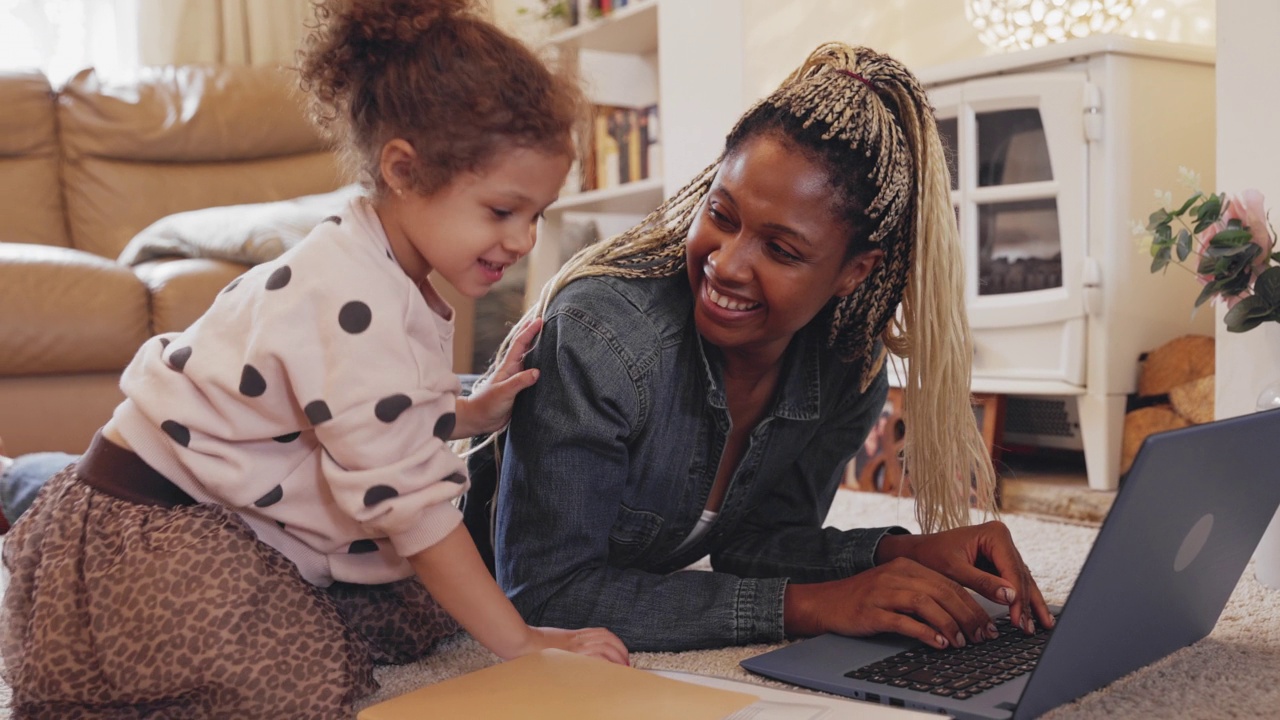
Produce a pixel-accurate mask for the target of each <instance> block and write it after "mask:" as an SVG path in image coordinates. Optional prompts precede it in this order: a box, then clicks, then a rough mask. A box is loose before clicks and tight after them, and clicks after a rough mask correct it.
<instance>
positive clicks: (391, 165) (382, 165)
mask: <svg viewBox="0 0 1280 720" xmlns="http://www.w3.org/2000/svg"><path fill="white" fill-rule="evenodd" d="M417 162H418V153H417V152H415V151H414V149H413V146H412V145H410V144H409V141H408V140H405V139H404V138H394V139H392V140H389V141H387V143H386V144H384V145H383V146H382V153H381V154H380V155H379V157H378V172H379V173H381V175H382V182H383V183H385V184H386V186H387V188H388V189H389V190H390V191H391V192H392V193H394V194H396V195H403V194H404V192H405V191H406V190H412V189H413V168H414V165H415V163H417Z"/></svg>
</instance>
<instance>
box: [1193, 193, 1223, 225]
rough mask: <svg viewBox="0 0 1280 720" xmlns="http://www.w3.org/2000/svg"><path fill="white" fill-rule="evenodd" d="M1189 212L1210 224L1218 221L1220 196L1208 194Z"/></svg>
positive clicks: (1220, 213)
mask: <svg viewBox="0 0 1280 720" xmlns="http://www.w3.org/2000/svg"><path fill="white" fill-rule="evenodd" d="M1191 214H1192V215H1194V216H1195V218H1196V220H1198V221H1200V222H1204V221H1206V220H1207V221H1209V224H1210V225H1212V224H1213V223H1216V222H1218V218H1220V217H1222V196H1221V195H1210V196H1209V197H1208V199H1206V200H1205V201H1204V202H1202V203H1200V205H1198V206H1197V207H1196V209H1195V210H1194V211H1192V213H1191Z"/></svg>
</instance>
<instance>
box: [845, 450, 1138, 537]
mask: <svg viewBox="0 0 1280 720" xmlns="http://www.w3.org/2000/svg"><path fill="white" fill-rule="evenodd" d="M996 472H997V474H998V476H999V497H1000V510H1001V512H1005V513H1018V514H1023V515H1033V516H1037V517H1044V518H1047V519H1054V520H1061V521H1065V522H1072V523H1081V524H1085V525H1099V524H1101V523H1102V521H1103V520H1104V519H1105V518H1106V516H1107V512H1108V511H1110V509H1111V503H1112V502H1113V501H1114V500H1115V497H1116V494H1115V492H1114V491H1103V490H1094V489H1093V488H1090V487H1089V482H1088V478H1087V475H1086V473H1085V466H1084V454H1083V453H1080V452H1067V451H1059V450H1036V451H1019V452H1013V451H1010V452H1005V453H1002V454H1001V457H1000V460H999V461H998V462H997V463H996ZM845 483H846V485H848V486H849V487H851V488H853V489H858V481H857V478H856V477H855V475H854V474H853V473H852V472H849V474H847V475H846V477H845ZM868 487H869V486H868Z"/></svg>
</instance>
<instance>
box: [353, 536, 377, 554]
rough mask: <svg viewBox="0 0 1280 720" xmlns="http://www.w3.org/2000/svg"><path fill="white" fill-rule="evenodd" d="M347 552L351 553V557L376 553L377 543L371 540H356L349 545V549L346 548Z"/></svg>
mask: <svg viewBox="0 0 1280 720" xmlns="http://www.w3.org/2000/svg"><path fill="white" fill-rule="evenodd" d="M347 552H349V553H351V554H352V555H359V554H361V553H371V552H378V543H376V542H374V541H372V540H357V541H355V542H353V543H351V547H348V548H347Z"/></svg>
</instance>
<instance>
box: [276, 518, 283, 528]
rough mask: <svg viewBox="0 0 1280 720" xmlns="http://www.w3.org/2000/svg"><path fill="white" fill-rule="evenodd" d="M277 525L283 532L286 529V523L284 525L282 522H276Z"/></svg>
mask: <svg viewBox="0 0 1280 720" xmlns="http://www.w3.org/2000/svg"><path fill="white" fill-rule="evenodd" d="M276 525H279V526H280V529H281V530H283V529H284V523H283V522H282V521H280V520H277V521H276Z"/></svg>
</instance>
